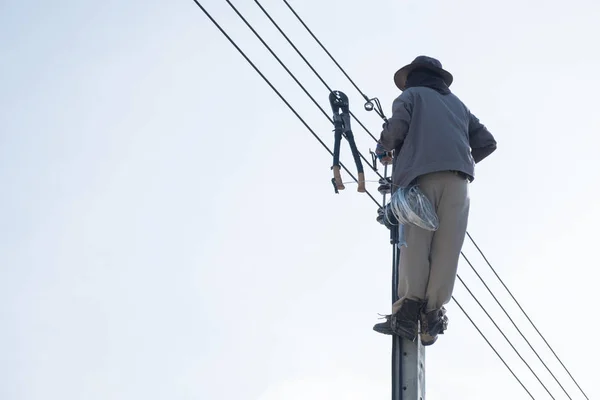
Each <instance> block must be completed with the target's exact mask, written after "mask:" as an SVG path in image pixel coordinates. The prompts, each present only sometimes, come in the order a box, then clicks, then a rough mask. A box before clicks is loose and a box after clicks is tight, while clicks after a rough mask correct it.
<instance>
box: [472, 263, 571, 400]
mask: <svg viewBox="0 0 600 400" xmlns="http://www.w3.org/2000/svg"><path fill="white" fill-rule="evenodd" d="M460 254H461V255H462V256H463V258H464V259H465V261H466V262H467V264H469V266H470V267H471V269H472V270H473V272H475V275H477V277H478V278H479V280H480V281H481V283H483V286H485V288H486V289H487V291H488V292H489V293H490V294H491V295H492V297H493V298H494V300H496V303H497V304H498V305H499V306H500V308H501V309H502V311H504V314H506V316H507V317H508V319H509V320H510V322H512V324H513V325H514V327H515V329H516V330H517V332H519V334H520V335H521V337H522V338H523V340H525V342H526V343H527V344H528V345H529V348H530V349H531V351H533V353H534V354H535V355H536V356H537V358H538V359H539V360H540V362H541V363H542V364H543V365H544V367H546V370H548V372H549V373H550V375H552V377H553V378H554V380H555V381H556V383H558V386H560V388H561V389H562V390H563V392H565V394H566V395H567V397H568V398H569V399H571V396H569V393H567V391H566V390H565V388H564V387H563V385H562V384H561V383H560V381H559V380H558V379H557V378H556V376H554V374H553V373H552V371H551V370H550V368H548V366H547V365H546V363H545V362H544V360H542V358H541V357H540V355H539V354H538V353H537V351H535V349H534V348H533V346H532V345H531V343H529V340H527V338H526V337H525V335H524V334H523V332H521V330H520V329H519V327H518V326H517V324H516V323H515V321H513V319H512V318H511V316H510V315H509V314H508V312H507V311H506V309H505V308H504V307H503V306H502V304H500V301H499V300H498V298H497V297H496V295H494V293H493V292H492V290H491V289H490V288H489V286H488V285H487V283H485V280H484V279H483V278H482V277H481V275H479V273H478V272H477V270H476V269H475V267H474V266H473V264H471V261H469V259H468V258H467V256H465V254H464V253H463V252H462V251H461V252H460ZM467 290H468V289H467Z"/></svg>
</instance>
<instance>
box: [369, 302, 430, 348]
mask: <svg viewBox="0 0 600 400" xmlns="http://www.w3.org/2000/svg"><path fill="white" fill-rule="evenodd" d="M421 307H422V303H421V302H419V301H415V300H410V299H406V300H404V301H403V302H402V305H401V306H400V309H399V310H398V311H397V312H396V313H395V314H391V315H386V316H385V322H380V323H379V324H375V326H373V330H374V331H375V332H379V333H383V334H384V335H392V334H394V335H398V336H400V337H402V338H404V339H406V340H410V341H411V342H412V341H414V340H415V338H416V337H417V335H418V333H419V314H420V311H421Z"/></svg>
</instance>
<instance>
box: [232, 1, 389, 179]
mask: <svg viewBox="0 0 600 400" xmlns="http://www.w3.org/2000/svg"><path fill="white" fill-rule="evenodd" d="M225 1H226V2H227V4H229V6H230V7H231V8H232V9H233V11H235V13H236V14H237V16H238V17H240V19H241V20H242V21H244V23H245V24H246V26H247V27H248V28H249V29H250V30H251V31H252V33H254V35H255V36H256V37H257V38H258V40H260V42H261V43H262V44H263V46H265V48H266V49H267V50H269V52H270V53H271V55H272V56H273V57H274V58H275V59H276V60H277V61H278V62H279V64H280V65H281V66H282V67H283V69H285V71H286V72H287V73H288V74H289V75H290V76H291V77H292V79H293V80H294V81H295V82H296V83H297V84H298V86H300V88H301V89H302V90H303V91H304V93H305V94H306V95H307V96H308V97H309V98H310V99H311V100H312V102H313V103H314V104H315V105H316V106H317V108H319V110H321V112H322V113H323V114H324V115H325V117H326V118H327V119H328V120H329V122H331V123H332V124H333V119H332V118H331V117H330V116H329V114H327V112H326V111H325V110H324V109H323V107H321V105H320V104H319V103H318V102H317V101H316V100H315V99H314V98H313V97H312V96H311V94H310V93H309V92H308V90H306V88H305V87H304V85H302V83H300V81H299V80H298V79H297V78H296V76H295V75H294V74H293V73H292V72H291V71H290V70H289V69H288V67H286V65H285V64H284V63H283V61H281V59H280V58H279V57H278V56H277V54H275V52H274V51H273V50H272V49H271V47H270V46H269V45H268V44H267V43H266V42H265V41H264V40H263V38H262V37H261V36H260V35H259V34H258V32H256V30H255V29H254V28H253V27H252V25H251V24H250V23H249V22H248V20H246V18H244V16H243V15H242V14H241V13H240V12H239V11H238V9H237V8H236V7H235V6H234V5H233V4H232V3H231V1H229V0H225ZM350 114H352V113H350ZM355 119H356V118H355ZM357 121H358V120H357ZM358 122H359V124H360V121H358ZM365 129H366V128H365ZM369 134H370V133H369ZM371 136H372V135H371ZM357 151H358V150H357ZM358 155H359V157H360V158H362V159H363V161H364V162H366V163H367V165H369V166H370V167H371V170H373V172H375V173H376V174H377V176H379V177H380V178H382V179H383V176H381V174H380V173H379V172H378V171H377V170H376V169H375V168H373V165H371V161H370V160H367V159H366V158H365V156H363V155H362V153H361V152H360V151H358ZM359 169H360V168H359ZM359 172H361V171H359Z"/></svg>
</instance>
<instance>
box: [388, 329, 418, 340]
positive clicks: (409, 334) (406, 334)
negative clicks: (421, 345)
mask: <svg viewBox="0 0 600 400" xmlns="http://www.w3.org/2000/svg"><path fill="white" fill-rule="evenodd" d="M416 331H417V328H416V327H415V329H414V330H410V331H408V330H406V329H402V328H396V330H394V331H393V333H394V334H395V335H398V336H400V337H401V338H403V339H406V340H408V341H410V342H414V341H415V339H416V338H417V333H416Z"/></svg>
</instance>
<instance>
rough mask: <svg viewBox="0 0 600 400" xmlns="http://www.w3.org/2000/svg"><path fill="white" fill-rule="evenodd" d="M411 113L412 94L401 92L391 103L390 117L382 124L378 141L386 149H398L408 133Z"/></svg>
mask: <svg viewBox="0 0 600 400" xmlns="http://www.w3.org/2000/svg"><path fill="white" fill-rule="evenodd" d="M411 114H412V96H410V94H409V93H408V92H406V91H405V92H404V93H402V95H400V96H399V97H397V98H396V100H394V103H393V104H392V117H391V118H390V119H388V121H387V122H386V123H384V124H383V130H382V132H381V137H380V138H379V143H380V145H381V147H383V148H384V149H385V150H386V151H392V150H395V149H398V148H399V147H400V146H401V145H402V143H403V142H404V138H405V137H406V134H407V133H408V127H409V125H410V119H411Z"/></svg>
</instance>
